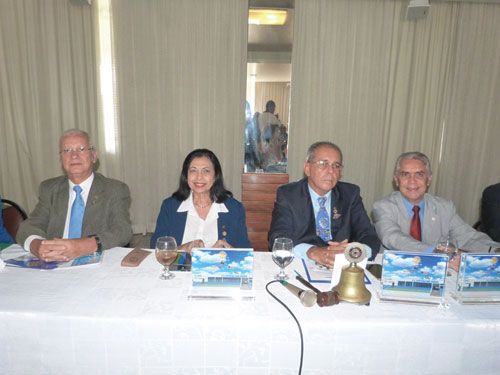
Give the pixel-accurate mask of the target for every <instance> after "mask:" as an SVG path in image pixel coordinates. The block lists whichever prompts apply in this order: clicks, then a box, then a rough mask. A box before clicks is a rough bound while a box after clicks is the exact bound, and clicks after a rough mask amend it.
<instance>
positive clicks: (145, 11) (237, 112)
mask: <svg viewBox="0 0 500 375" xmlns="http://www.w3.org/2000/svg"><path fill="white" fill-rule="evenodd" d="M247 14H248V4H247V1H246V0H236V1H235V0H211V1H198V0H158V1H135V0H116V1H112V3H111V16H112V33H113V43H114V44H113V50H114V60H113V63H114V69H115V73H116V77H115V80H116V93H117V95H116V106H117V120H118V122H117V123H118V129H117V132H118V134H119V138H117V142H118V143H119V146H118V149H119V150H121V152H120V155H119V159H120V162H119V163H117V164H116V168H117V169H119V173H120V174H122V175H123V180H124V181H125V182H126V183H127V184H128V185H129V186H130V188H131V190H132V192H133V202H132V217H133V224H134V228H133V229H134V232H136V233H137V232H144V231H153V230H154V228H155V224H156V217H157V215H158V212H159V210H160V205H161V202H162V200H163V199H165V198H166V197H169V196H170V195H171V194H172V193H173V192H174V191H175V189H176V188H177V186H178V182H179V175H180V171H181V167H182V161H183V160H184V158H185V156H186V155H187V154H188V153H189V152H190V151H192V150H193V149H195V148H199V147H206V148H209V149H211V150H213V151H214V152H215V153H216V154H217V156H218V158H219V160H220V162H221V164H222V167H223V173H224V178H225V183H226V187H227V188H228V189H229V190H231V191H232V192H233V193H234V194H235V196H236V197H238V196H240V191H241V173H242V170H243V157H244V142H245V134H244V124H245V83H246V82H245V77H246V43H247ZM117 173H118V172H117Z"/></svg>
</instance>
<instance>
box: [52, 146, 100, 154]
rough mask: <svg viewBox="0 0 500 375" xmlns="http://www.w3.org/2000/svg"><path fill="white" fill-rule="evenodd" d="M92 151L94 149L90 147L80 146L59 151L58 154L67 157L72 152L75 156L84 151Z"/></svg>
mask: <svg viewBox="0 0 500 375" xmlns="http://www.w3.org/2000/svg"><path fill="white" fill-rule="evenodd" d="M93 149H94V147H92V146H91V147H85V146H80V147H77V148H65V149H63V150H61V151H60V152H59V153H60V154H63V155H69V154H71V153H72V152H76V153H77V154H81V153H82V152H84V151H91V150H93Z"/></svg>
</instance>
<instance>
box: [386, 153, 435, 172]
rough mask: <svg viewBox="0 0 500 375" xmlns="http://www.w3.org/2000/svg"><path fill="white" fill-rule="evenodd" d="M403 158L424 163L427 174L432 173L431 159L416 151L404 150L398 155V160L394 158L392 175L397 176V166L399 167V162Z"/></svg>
mask: <svg viewBox="0 0 500 375" xmlns="http://www.w3.org/2000/svg"><path fill="white" fill-rule="evenodd" d="M403 160H420V161H421V162H422V163H424V165H425V169H427V174H428V175H429V176H430V175H432V169H431V161H430V160H429V158H428V157H427V156H426V155H425V154H423V153H421V152H418V151H412V152H405V153H404V154H401V155H399V157H398V160H396V165H395V166H394V176H397V174H398V172H399V168H401V162H402V161H403Z"/></svg>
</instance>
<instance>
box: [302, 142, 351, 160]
mask: <svg viewBox="0 0 500 375" xmlns="http://www.w3.org/2000/svg"><path fill="white" fill-rule="evenodd" d="M320 147H330V148H333V149H334V150H337V151H338V153H339V154H340V162H341V163H342V161H343V159H344V157H343V156H342V150H341V149H340V147H339V146H337V145H336V144H335V143H333V142H328V141H320V142H315V143H313V144H312V145H310V146H309V149H308V150H307V156H306V162H307V163H310V162H312V160H313V159H314V155H315V154H316V150H317V149H318V148H320Z"/></svg>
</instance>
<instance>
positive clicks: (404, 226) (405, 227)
mask: <svg viewBox="0 0 500 375" xmlns="http://www.w3.org/2000/svg"><path fill="white" fill-rule="evenodd" d="M396 204H397V205H398V210H399V212H401V215H400V227H401V231H402V232H403V233H404V234H407V235H410V223H411V220H410V215H408V210H407V209H406V206H405V204H404V203H403V197H402V195H401V193H400V192H399V191H398V196H397V199H396Z"/></svg>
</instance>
